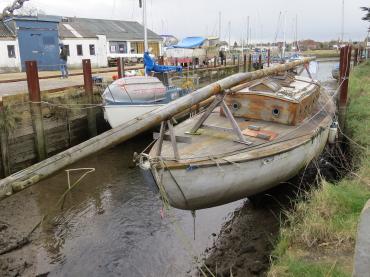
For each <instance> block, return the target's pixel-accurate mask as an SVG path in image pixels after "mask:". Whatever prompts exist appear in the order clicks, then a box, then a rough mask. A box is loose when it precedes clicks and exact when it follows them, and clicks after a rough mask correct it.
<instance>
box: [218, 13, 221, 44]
mask: <svg viewBox="0 0 370 277" xmlns="http://www.w3.org/2000/svg"><path fill="white" fill-rule="evenodd" d="M218 38H219V40H220V41H221V12H219V13H218Z"/></svg>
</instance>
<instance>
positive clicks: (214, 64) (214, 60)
mask: <svg viewBox="0 0 370 277" xmlns="http://www.w3.org/2000/svg"><path fill="white" fill-rule="evenodd" d="M213 67H217V57H216V56H214V57H213Z"/></svg>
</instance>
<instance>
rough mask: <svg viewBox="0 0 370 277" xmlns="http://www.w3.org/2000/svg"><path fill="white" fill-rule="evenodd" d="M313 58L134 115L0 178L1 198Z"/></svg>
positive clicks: (238, 78) (232, 78)
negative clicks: (232, 90) (230, 91)
mask: <svg viewBox="0 0 370 277" xmlns="http://www.w3.org/2000/svg"><path fill="white" fill-rule="evenodd" d="M312 60H313V58H306V59H303V60H299V61H294V62H290V63H286V64H281V65H277V66H273V67H269V68H266V69H261V70H257V71H254V72H246V73H237V74H234V75H232V76H229V77H227V78H224V79H222V80H219V81H217V82H215V83H212V84H210V85H207V86H205V87H203V88H201V89H198V90H196V91H194V92H193V93H190V94H189V95H186V96H184V97H181V98H179V99H177V100H175V101H173V102H171V103H169V104H167V105H165V106H163V107H161V108H158V109H156V110H154V111H152V112H150V113H147V114H146V115H145V117H139V118H135V119H133V120H131V121H129V122H127V123H125V124H122V125H120V126H118V127H116V128H114V129H111V130H109V131H107V132H104V133H102V134H100V135H98V136H96V137H94V138H91V139H89V140H87V141H85V142H83V143H81V144H79V145H76V146H74V147H72V148H69V149H67V150H65V151H63V152H61V153H59V154H56V155H54V156H52V157H50V158H48V159H46V160H43V161H41V162H39V163H37V164H34V165H32V166H30V167H28V168H26V169H24V170H21V171H19V172H17V173H14V174H12V175H10V176H8V177H6V178H4V179H2V180H0V199H3V198H6V197H7V196H10V195H12V194H13V193H15V192H17V191H20V190H22V189H24V188H26V187H28V186H31V185H33V184H35V183H37V182H39V181H40V180H42V179H45V178H47V177H48V176H50V175H52V174H54V173H55V172H57V171H59V170H61V169H63V168H65V167H66V166H68V165H70V164H72V163H75V162H77V161H78V160H80V159H83V158H86V157H88V156H89V155H91V154H95V153H96V152H98V151H102V150H105V149H107V148H111V147H113V146H116V145H118V144H120V143H122V142H124V141H127V140H129V139H130V138H133V137H135V136H136V135H138V134H140V133H142V132H144V131H147V130H149V129H151V128H153V127H155V126H157V125H159V124H160V123H161V122H162V121H164V120H168V119H170V118H171V117H173V116H175V115H177V114H179V113H182V112H184V111H186V110H187V109H191V108H193V107H194V106H196V105H197V104H199V103H201V102H202V101H205V100H207V99H208V98H210V97H212V96H213V95H216V94H218V93H221V92H222V91H224V90H226V89H230V88H232V87H234V86H237V85H238V84H241V83H244V82H248V81H252V80H256V79H260V78H263V77H265V76H271V75H276V74H278V73H280V72H284V71H288V70H290V69H293V68H295V67H297V66H299V65H303V64H307V63H309V62H310V61H312ZM207 102H209V101H207Z"/></svg>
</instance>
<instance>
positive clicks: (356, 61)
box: [353, 47, 358, 66]
mask: <svg viewBox="0 0 370 277" xmlns="http://www.w3.org/2000/svg"><path fill="white" fill-rule="evenodd" d="M357 64H358V47H357V48H356V49H355V52H354V53H353V66H357Z"/></svg>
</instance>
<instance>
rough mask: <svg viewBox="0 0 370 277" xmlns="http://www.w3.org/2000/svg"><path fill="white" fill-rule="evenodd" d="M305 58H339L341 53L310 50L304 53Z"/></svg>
mask: <svg viewBox="0 0 370 277" xmlns="http://www.w3.org/2000/svg"><path fill="white" fill-rule="evenodd" d="M302 54H303V55H305V56H316V58H336V57H338V58H339V54H340V53H339V51H337V50H308V51H303V52H302Z"/></svg>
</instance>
